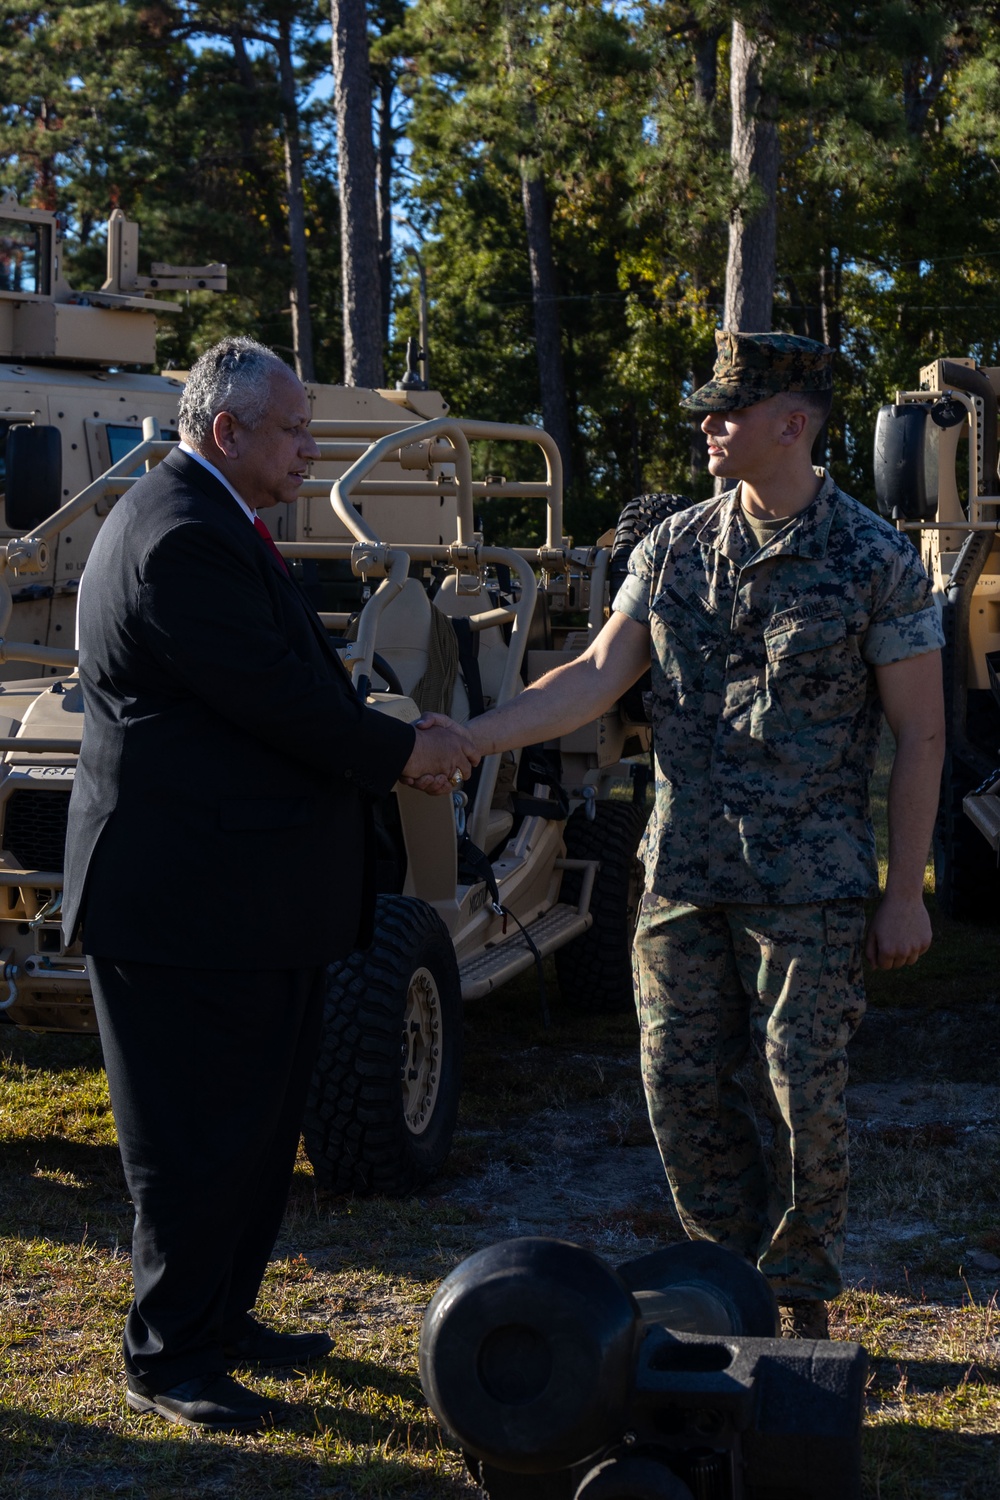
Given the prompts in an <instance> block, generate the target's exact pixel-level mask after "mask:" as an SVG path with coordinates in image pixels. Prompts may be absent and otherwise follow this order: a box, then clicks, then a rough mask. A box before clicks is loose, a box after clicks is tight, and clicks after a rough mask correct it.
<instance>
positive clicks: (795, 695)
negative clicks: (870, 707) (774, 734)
mask: <svg viewBox="0 0 1000 1500" xmlns="http://www.w3.org/2000/svg"><path fill="white" fill-rule="evenodd" d="M764 645H765V647H766V648H767V686H768V691H769V694H770V697H771V699H772V701H773V702H774V703H776V704H777V706H778V708H779V709H780V711H781V713H782V715H783V717H784V718H785V720H786V721H787V723H788V725H789V727H790V728H791V729H793V730H795V729H802V728H807V727H809V726H811V725H815V724H823V723H825V722H827V721H828V720H830V719H836V718H839V717H840V716H841V715H843V714H848V713H851V712H853V711H854V709H855V708H856V707H857V695H858V692H859V690H861V691H863V688H864V683H865V667H864V663H863V662H862V661H861V658H860V656H859V655H858V653H857V651H856V650H855V649H853V647H852V643H851V642H850V640H849V639H848V634H847V622H846V620H845V619H844V617H843V615H842V614H841V613H840V612H839V610H835V609H832V610H831V611H830V613H829V614H824V615H818V616H812V617H810V618H807V619H788V618H785V619H782V617H781V616H780V615H776V616H775V617H774V619H773V620H772V622H771V624H770V625H769V626H768V628H767V629H766V630H765V632H764Z"/></svg>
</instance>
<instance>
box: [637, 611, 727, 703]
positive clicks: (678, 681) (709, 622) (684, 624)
mask: <svg viewBox="0 0 1000 1500" xmlns="http://www.w3.org/2000/svg"><path fill="white" fill-rule="evenodd" d="M649 627H650V633H651V635H652V640H653V649H654V651H655V652H656V656H657V659H658V660H659V663H660V666H661V668H662V670H663V673H664V676H665V677H666V679H667V683H668V684H670V685H671V686H672V687H673V689H674V691H679V692H682V693H684V692H702V691H704V690H705V688H706V687H707V685H708V678H709V675H710V668H711V665H712V659H713V657H717V656H718V652H719V647H720V646H721V644H722V642H723V632H722V630H721V628H720V626H719V623H718V620H717V619H716V618H715V616H714V614H713V613H712V612H711V611H710V610H709V608H708V606H707V605H705V604H702V602H701V600H700V599H693V598H689V597H688V596H687V595H685V594H682V593H681V591H680V590H679V589H677V588H674V586H673V584H668V585H667V587H666V588H665V589H664V590H663V591H662V593H659V594H657V596H656V598H655V599H654V600H653V602H652V606H651V609H650V617H649Z"/></svg>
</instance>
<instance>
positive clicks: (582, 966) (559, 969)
mask: <svg viewBox="0 0 1000 1500" xmlns="http://www.w3.org/2000/svg"><path fill="white" fill-rule="evenodd" d="M645 826H646V809H645V807H644V806H641V805H640V804H639V803H636V802H597V803H595V804H594V819H593V821H591V820H590V819H589V818H588V817H587V813H586V809H585V808H583V807H578V808H577V809H576V811H575V812H574V813H573V814H572V815H571V816H570V818H569V819H568V821H567V823H566V834H565V838H566V854H567V857H568V858H569V859H599V860H600V861H601V867H600V869H599V870H598V872H597V875H596V877H595V879H594V888H593V891H592V893H591V897H590V910H591V912H592V913H593V917H594V920H593V923H592V924H591V926H590V927H588V928H587V931H586V932H583V933H581V934H580V936H579V937H578V938H574V939H573V941H572V942H571V943H567V944H566V946H565V948H560V949H558V950H557V952H556V976H557V978H558V980H559V989H560V991H561V992H562V997H563V999H564V1000H566V1001H567V1002H568V1003H569V1004H571V1005H573V1006H574V1007H575V1008H576V1009H577V1010H584V1011H590V1012H593V1013H597V1012H612V1011H621V1010H628V1009H630V1008H631V1006H632V1005H633V1004H634V1000H633V995H632V938H633V936H634V934H635V924H636V919H637V917H638V915H639V901H640V898H641V896H642V888H643V878H644V877H643V868H642V864H641V862H640V860H639V858H638V855H637V854H636V850H637V849H638V847H639V840H640V839H641V838H642V833H643V829H644V828H645ZM582 878H583V877H582V875H581V874H579V873H578V872H577V871H574V870H567V871H566V874H565V876H564V877H563V883H562V891H561V893H560V896H559V899H560V901H566V902H569V904H570V905H574V904H575V903H576V902H577V901H578V900H579V899H580V886H581V881H582Z"/></svg>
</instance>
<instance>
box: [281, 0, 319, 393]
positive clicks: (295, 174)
mask: <svg viewBox="0 0 1000 1500" xmlns="http://www.w3.org/2000/svg"><path fill="white" fill-rule="evenodd" d="M278 81H279V87H280V90H281V116H282V120H283V122H284V148H285V192H286V194H287V197H288V245H289V249H290V251H291V259H292V286H291V303H292V348H293V349H294V351H295V373H296V375H297V376H298V377H299V379H300V380H315V379H316V369H315V366H314V363H313V337H312V315H311V314H310V311H309V264H308V261H307V259H306V210H305V199H304V197H303V193H302V140H301V137H300V135H299V110H298V104H297V103H296V99H295V68H294V66H293V63H292V28H291V21H290V19H289V16H288V14H287V12H286V13H285V14H283V15H282V16H281V19H280V20H279V22H278Z"/></svg>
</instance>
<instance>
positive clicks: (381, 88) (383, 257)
mask: <svg viewBox="0 0 1000 1500" xmlns="http://www.w3.org/2000/svg"><path fill="white" fill-rule="evenodd" d="M395 91H396V78H395V75H394V73H393V71H392V69H391V68H389V67H384V68H380V69H379V71H378V74H377V77H376V82H375V118H376V121H377V133H378V153H377V155H376V158H375V183H376V193H377V195H378V279H379V292H380V296H381V301H380V306H381V310H382V342H383V344H387V343H388V342H389V318H390V316H391V314H392V172H393V165H394V161H395V154H396V136H395V132H394V130H393V128H392V96H393V94H394V93H395Z"/></svg>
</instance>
